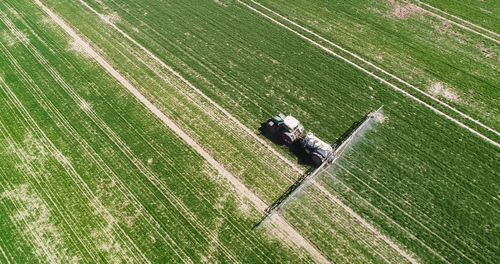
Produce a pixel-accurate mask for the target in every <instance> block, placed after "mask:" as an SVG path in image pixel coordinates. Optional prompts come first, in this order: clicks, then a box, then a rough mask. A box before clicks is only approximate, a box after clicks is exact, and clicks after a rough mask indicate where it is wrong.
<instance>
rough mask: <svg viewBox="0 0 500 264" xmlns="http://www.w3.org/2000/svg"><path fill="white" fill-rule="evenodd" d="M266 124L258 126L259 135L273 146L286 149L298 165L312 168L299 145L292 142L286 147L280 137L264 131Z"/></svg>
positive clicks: (308, 157)
mask: <svg viewBox="0 0 500 264" xmlns="http://www.w3.org/2000/svg"><path fill="white" fill-rule="evenodd" d="M266 123H267V122H265V123H261V124H260V127H259V132H260V134H261V135H263V136H264V137H266V138H267V139H268V140H269V141H271V142H272V143H273V144H275V145H278V146H280V147H281V148H288V151H290V152H291V153H292V154H294V155H295V157H296V158H297V162H298V164H301V165H308V166H312V167H314V164H313V162H312V160H311V157H310V156H309V155H308V154H307V153H306V152H305V150H304V149H303V148H302V146H301V145H300V143H298V142H294V143H293V144H291V145H289V146H287V145H286V144H285V141H284V140H283V138H282V137H281V136H279V135H273V134H269V133H268V132H267V131H266Z"/></svg>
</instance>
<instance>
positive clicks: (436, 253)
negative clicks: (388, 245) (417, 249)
mask: <svg viewBox="0 0 500 264" xmlns="http://www.w3.org/2000/svg"><path fill="white" fill-rule="evenodd" d="M337 165H338V164H337ZM338 166H339V165H338ZM325 173H327V174H328V175H329V176H331V177H332V178H335V175H333V174H332V173H330V172H328V171H325ZM349 173H350V172H349ZM335 179H337V181H338V182H339V183H340V184H341V185H342V186H344V187H345V188H346V189H347V190H349V191H350V192H352V193H353V194H355V195H356V196H357V197H358V198H359V199H360V200H362V201H363V202H365V203H366V204H368V205H369V206H371V207H372V208H373V209H374V210H375V211H376V212H377V213H378V214H380V215H382V216H384V217H385V218H387V219H388V220H389V221H391V223H393V224H395V225H396V226H398V227H399V228H400V229H401V230H404V231H405V233H407V234H408V235H409V236H410V237H411V238H412V239H415V240H417V241H418V242H419V243H420V244H421V245H423V246H424V247H425V248H427V249H428V250H429V251H430V252H432V253H433V254H434V255H436V256H437V257H439V258H440V259H441V260H443V261H444V262H446V263H450V262H449V261H447V260H446V259H445V258H444V257H443V256H442V255H441V254H439V253H438V252H436V251H435V250H434V249H433V248H431V247H430V246H429V245H427V244H426V243H425V242H424V241H422V240H421V239H419V238H418V237H416V236H415V235H413V234H412V233H411V231H410V230H408V229H407V228H406V227H404V226H402V225H401V224H400V223H398V222H396V221H395V220H393V219H392V218H391V217H389V216H388V215H387V214H386V213H385V212H383V211H382V210H380V209H379V208H377V207H376V206H374V205H373V204H372V203H371V202H369V201H368V200H366V199H365V198H363V197H362V196H361V195H360V194H359V193H358V192H356V191H354V190H353V189H352V188H351V187H349V186H348V185H347V184H345V183H344V182H343V181H341V180H340V179H338V178H335ZM327 185H328V184H327ZM383 198H384V199H386V198H385V197H383ZM402 212H403V213H404V214H406V211H404V210H402Z"/></svg>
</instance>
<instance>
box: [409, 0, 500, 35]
mask: <svg viewBox="0 0 500 264" xmlns="http://www.w3.org/2000/svg"><path fill="white" fill-rule="evenodd" d="M413 1H415V2H416V3H417V4H418V5H419V6H420V7H422V6H425V7H427V8H429V9H431V10H433V11H434V12H433V11H430V10H429V9H423V10H425V12H427V13H429V14H431V15H432V16H435V17H437V18H439V19H441V20H445V21H448V22H450V23H452V24H454V25H455V26H457V27H460V28H462V29H465V30H467V31H470V32H472V33H474V34H476V35H478V36H481V37H483V38H486V39H489V40H491V41H493V42H495V43H497V44H500V40H498V39H496V38H493V37H491V36H488V35H486V34H483V33H481V32H478V31H477V30H474V29H472V28H470V27H468V26H466V25H464V24H467V25H469V26H472V27H475V28H477V29H479V30H482V31H485V32H488V33H489V34H491V35H493V36H495V37H497V38H500V34H498V33H496V32H494V31H491V30H489V29H486V28H484V27H481V26H479V25H476V24H474V23H472V22H470V21H467V20H465V19H463V18H460V17H458V16H455V15H452V14H450V13H448V12H445V11H443V10H441V9H439V8H437V7H434V6H432V5H430V4H428V3H424V2H422V1H419V0H413ZM438 13H442V14H445V15H447V16H449V17H452V18H454V19H456V20H458V21H460V22H461V23H464V24H461V23H459V22H456V21H453V20H451V19H448V18H446V17H444V16H442V15H440V14H438Z"/></svg>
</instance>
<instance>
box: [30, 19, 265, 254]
mask: <svg viewBox="0 0 500 264" xmlns="http://www.w3.org/2000/svg"><path fill="white" fill-rule="evenodd" d="M21 22H22V23H23V25H25V26H26V27H27V28H28V29H29V30H30V32H31V33H32V34H36V32H34V31H33V30H32V29H31V27H30V26H29V25H27V24H26V23H25V22H24V21H23V20H21ZM43 43H45V42H43ZM120 46H122V45H121V44H120ZM141 62H142V60H141ZM38 100H39V101H45V100H48V99H46V98H45V99H38ZM108 105H109V106H110V107H111V108H113V109H115V107H114V106H113V105H111V104H109V102H108ZM115 110H116V109H115ZM117 113H118V114H119V111H117ZM49 114H50V113H49ZM119 115H120V116H121V117H122V119H123V120H124V121H125V122H126V123H127V124H129V125H130V126H131V128H132V129H134V131H136V132H137V130H136V129H135V127H134V126H132V125H131V124H130V122H128V121H127V119H126V118H125V117H123V116H122V115H121V114H119ZM140 137H141V138H142V139H144V140H145V142H146V143H147V144H148V145H149V146H150V147H151V148H153V149H154V150H155V152H156V153H157V154H158V155H159V156H161V157H162V158H163V159H164V160H165V161H166V162H167V163H168V164H170V165H171V166H172V167H173V168H175V166H174V165H175V164H173V163H172V162H170V161H169V160H168V159H167V158H166V157H165V155H163V153H162V152H160V151H159V150H157V149H156V148H155V147H154V146H152V145H151V144H150V143H149V142H148V141H147V140H146V139H145V138H144V136H143V135H142V134H141V135H140ZM99 165H100V164H99ZM183 179H184V182H183V183H188V184H189V185H190V188H195V189H196V190H197V192H200V191H201V190H199V189H197V188H196V187H194V185H193V184H192V183H191V182H190V181H189V179H187V178H186V177H184V176H183ZM153 195H154V194H153ZM202 198H203V200H205V201H206V202H207V203H209V204H212V203H211V202H210V201H209V200H208V199H207V197H206V196H203V197H202ZM222 218H223V219H225V220H227V221H228V223H229V224H230V225H231V226H233V228H234V229H235V230H236V231H238V232H239V233H242V231H241V230H240V229H239V228H238V227H237V226H235V225H234V223H233V222H232V221H230V220H229V219H228V218H227V216H225V215H222ZM210 236H215V234H213V233H212V234H210ZM210 236H209V237H210ZM245 238H246V237H245ZM246 240H247V242H248V243H250V244H251V245H252V247H255V248H256V246H255V243H254V242H253V241H252V240H250V239H248V238H246ZM218 244H219V245H220V243H218ZM222 247H223V246H222ZM260 252H261V253H263V252H262V251H260ZM257 256H258V257H259V258H260V259H261V261H264V260H263V259H262V256H265V255H264V254H261V255H257ZM266 257H267V256H266ZM267 258H268V257H267ZM268 260H269V258H268ZM233 261H234V260H233Z"/></svg>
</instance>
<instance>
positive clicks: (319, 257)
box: [35, 0, 329, 263]
mask: <svg viewBox="0 0 500 264" xmlns="http://www.w3.org/2000/svg"><path fill="white" fill-rule="evenodd" d="M35 3H36V4H37V5H38V6H40V8H42V9H43V11H45V12H46V13H47V14H48V15H49V16H50V18H51V19H52V20H53V21H54V22H55V23H56V24H57V25H59V26H60V27H61V28H62V29H63V30H64V31H65V32H66V33H67V34H68V35H70V36H71V37H72V38H73V39H74V40H75V41H76V42H78V43H79V44H81V45H82V46H83V47H84V48H85V51H86V52H87V54H88V55H89V56H90V57H92V58H93V59H95V60H96V61H97V62H98V63H99V64H100V65H101V66H102V67H103V68H104V69H105V70H106V71H108V73H109V74H111V75H112V76H113V77H114V78H115V79H116V80H117V81H119V82H120V84H122V85H123V86H124V87H125V88H127V90H129V91H130V92H131V93H132V94H133V95H134V96H135V97H136V98H137V99H138V100H139V101H140V102H141V103H142V104H144V105H145V106H146V107H147V108H148V109H149V110H150V111H151V112H153V114H155V115H156V117H157V118H159V119H160V120H161V121H162V122H163V123H164V124H165V125H166V126H167V127H168V128H170V129H171V130H172V131H173V132H175V133H176V134H177V135H178V136H179V137H180V138H181V139H183V140H184V141H185V142H186V143H187V144H188V145H189V146H190V147H192V148H193V149H194V150H195V151H196V152H197V153H198V154H199V155H200V156H202V157H203V158H205V160H206V161H207V162H208V163H210V165H212V166H213V167H214V168H215V169H216V170H217V171H218V172H219V174H220V175H221V176H223V177H224V178H226V179H227V180H228V181H229V182H230V183H231V184H232V185H233V186H234V187H235V189H236V191H237V192H238V193H239V194H241V195H243V196H244V197H246V198H247V199H249V200H250V201H251V202H252V203H253V204H254V206H255V208H256V209H258V210H261V211H262V210H264V209H265V208H266V204H265V203H264V201H262V200H261V199H260V198H259V197H257V196H256V195H255V194H254V193H253V192H251V191H250V190H249V189H248V188H247V187H246V186H245V185H244V184H243V183H241V182H240V181H239V180H238V179H237V178H236V177H235V176H233V175H232V174H231V173H230V172H228V171H227V170H226V169H225V168H224V167H223V166H222V165H221V164H219V163H218V162H217V161H216V160H215V159H214V158H213V157H212V156H211V155H210V154H209V153H208V152H206V151H205V150H204V149H203V148H202V147H201V146H200V145H199V144H198V143H196V142H195V141H194V140H193V139H192V138H191V137H189V135H187V134H186V133H185V132H184V131H183V130H181V129H180V128H179V127H178V126H177V125H176V124H175V123H174V122H173V121H171V120H170V119H169V118H168V117H167V116H166V115H165V114H163V113H162V112H161V111H160V109H158V108H157V107H156V106H155V105H154V104H152V103H151V102H150V101H149V100H148V99H147V98H146V97H144V95H142V94H141V93H140V92H139V90H137V88H135V87H134V86H133V85H132V84H131V83H130V82H129V81H128V80H127V79H126V78H125V77H123V76H122V75H121V74H120V73H119V72H118V71H117V70H115V69H114V68H113V66H111V65H110V64H109V63H108V62H107V61H106V60H105V59H104V58H103V57H102V56H101V55H99V54H98V53H97V52H96V51H95V50H94V49H93V48H92V47H91V46H90V45H89V44H88V43H87V42H85V41H84V40H83V39H82V38H81V37H80V36H79V35H78V34H77V33H76V32H75V31H74V30H73V29H72V28H71V27H70V26H68V25H67V24H66V22H64V21H63V20H62V19H61V18H60V17H59V16H58V15H57V14H55V13H54V12H53V11H52V10H50V9H49V8H47V7H46V6H45V5H44V4H43V3H41V2H40V0H35ZM275 219H276V221H277V222H278V223H277V224H276V226H278V227H280V228H281V229H282V231H284V232H285V233H287V234H288V235H290V237H293V238H296V239H298V241H297V240H294V241H293V242H294V243H296V244H297V245H298V246H301V247H303V248H305V249H306V250H307V252H309V253H310V254H311V256H312V257H313V258H315V260H316V261H318V262H320V263H329V261H328V260H327V259H326V258H325V257H324V256H323V254H322V253H321V252H320V251H318V250H317V249H316V248H315V247H314V246H313V245H312V244H310V243H309V241H307V240H306V239H305V238H304V237H302V235H301V234H300V233H299V232H298V231H297V230H295V229H294V228H293V227H292V226H291V225H290V224H289V223H288V222H286V221H285V220H284V218H282V217H277V218H275Z"/></svg>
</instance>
